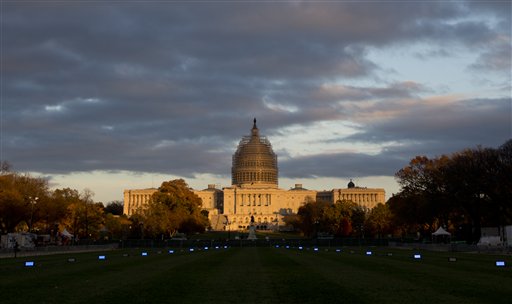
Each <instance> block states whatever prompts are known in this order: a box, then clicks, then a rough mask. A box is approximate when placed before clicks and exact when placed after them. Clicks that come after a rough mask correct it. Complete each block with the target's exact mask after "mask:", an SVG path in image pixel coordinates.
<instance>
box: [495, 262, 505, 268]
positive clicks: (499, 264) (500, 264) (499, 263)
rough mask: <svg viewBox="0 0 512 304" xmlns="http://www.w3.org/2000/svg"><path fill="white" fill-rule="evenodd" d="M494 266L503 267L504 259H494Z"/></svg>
mask: <svg viewBox="0 0 512 304" xmlns="http://www.w3.org/2000/svg"><path fill="white" fill-rule="evenodd" d="M496 267H505V261H496Z"/></svg>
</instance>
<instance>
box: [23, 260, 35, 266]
mask: <svg viewBox="0 0 512 304" xmlns="http://www.w3.org/2000/svg"><path fill="white" fill-rule="evenodd" d="M35 265H36V262H34V261H25V267H34V266H35Z"/></svg>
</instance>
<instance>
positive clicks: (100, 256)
mask: <svg viewBox="0 0 512 304" xmlns="http://www.w3.org/2000/svg"><path fill="white" fill-rule="evenodd" d="M106 259H107V257H106V256H104V255H99V256H98V260H100V261H104V260H106Z"/></svg>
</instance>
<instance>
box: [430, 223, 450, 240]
mask: <svg viewBox="0 0 512 304" xmlns="http://www.w3.org/2000/svg"><path fill="white" fill-rule="evenodd" d="M451 235H452V234H451V233H450V232H448V231H446V230H444V228H443V227H439V228H438V229H437V230H436V232H434V233H432V242H433V241H434V240H436V241H438V240H439V238H440V239H441V242H443V243H444V242H447V241H448V242H449V241H450V239H451ZM434 237H435V238H434Z"/></svg>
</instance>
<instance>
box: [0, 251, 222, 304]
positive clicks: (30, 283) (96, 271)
mask: <svg viewBox="0 0 512 304" xmlns="http://www.w3.org/2000/svg"><path fill="white" fill-rule="evenodd" d="M219 254H221V252H213V251H212V252H200V253H182V254H176V255H167V254H160V255H157V254H155V253H153V254H150V256H148V257H141V256H140V252H134V254H132V255H131V256H129V257H123V256H122V253H121V252H117V253H107V254H106V255H107V260H106V261H98V260H97V258H98V254H81V255H73V256H74V257H76V258H77V262H75V263H68V262H67V257H69V256H46V257H39V258H34V259H33V260H35V261H36V267H34V268H33V269H24V268H22V267H21V266H20V265H21V263H22V261H21V260H14V259H13V260H11V261H10V263H11V264H10V265H9V266H8V267H6V268H7V269H9V268H10V270H11V271H9V272H7V273H6V275H2V276H0V294H2V295H4V297H3V298H2V301H1V302H2V303H91V302H92V303H150V302H152V301H151V297H155V298H159V297H160V294H159V293H158V292H153V290H152V289H153V288H154V287H155V286H156V287H158V286H162V285H163V286H169V284H164V283H166V282H167V279H169V273H170V271H171V270H172V269H174V268H177V267H186V265H195V264H196V261H198V260H201V259H205V258H207V257H209V256H212V255H219ZM213 260H215V259H213ZM14 262H15V263H16V264H13V263H14ZM7 269H6V270H7ZM156 280H160V282H159V283H158V284H157V285H154V286H153V285H152V282H153V281H156ZM162 280H163V281H162ZM20 286H23V289H24V292H19V293H17V292H16V290H17V289H19V288H20ZM139 295H140V296H142V297H139ZM145 295H147V296H148V298H144V296H145ZM123 298H125V299H127V300H126V301H127V302H126V301H125V302H122V301H120V300H121V299H123ZM152 303H155V302H152Z"/></svg>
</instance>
